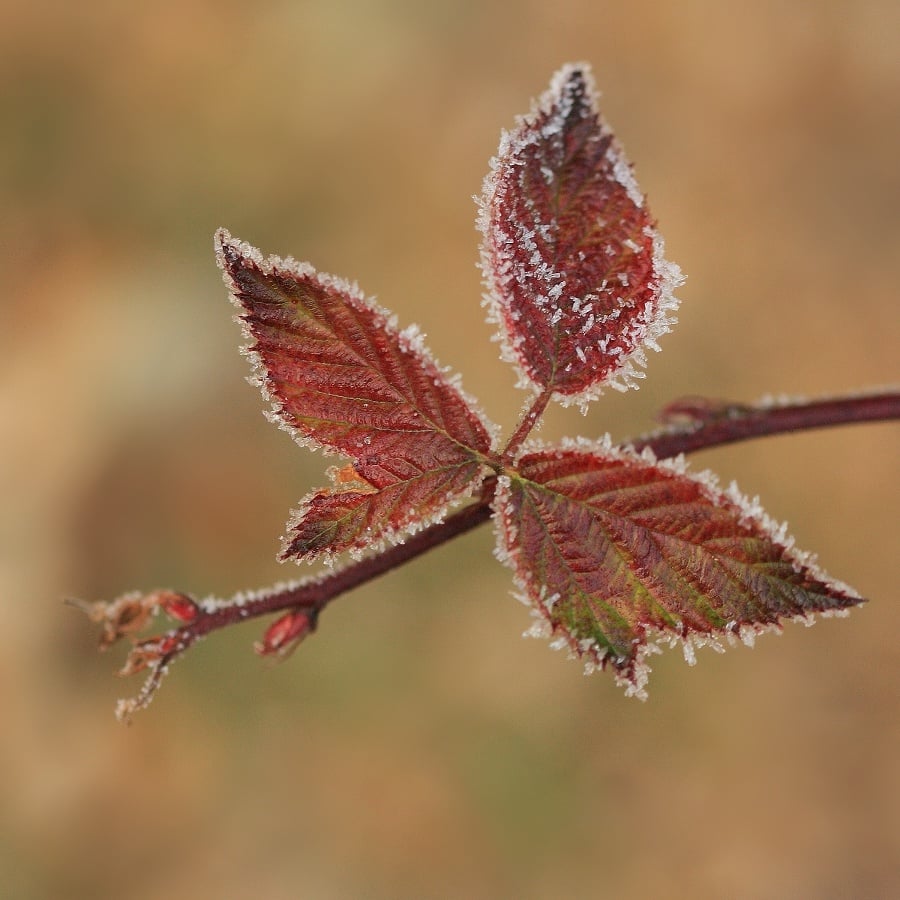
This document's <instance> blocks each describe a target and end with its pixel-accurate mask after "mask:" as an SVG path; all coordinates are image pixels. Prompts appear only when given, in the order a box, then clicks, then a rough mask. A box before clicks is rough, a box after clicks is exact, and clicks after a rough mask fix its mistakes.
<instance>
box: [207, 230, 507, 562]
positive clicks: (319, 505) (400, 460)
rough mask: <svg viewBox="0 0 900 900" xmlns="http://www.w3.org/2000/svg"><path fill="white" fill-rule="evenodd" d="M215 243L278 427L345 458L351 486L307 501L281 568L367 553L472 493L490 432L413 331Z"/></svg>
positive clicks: (351, 295)
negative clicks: (326, 556)
mask: <svg viewBox="0 0 900 900" xmlns="http://www.w3.org/2000/svg"><path fill="white" fill-rule="evenodd" d="M216 243H217V248H218V258H219V264H220V266H221V267H222V269H223V270H224V272H225V275H226V283H227V284H228V286H229V289H230V291H231V293H232V296H233V298H234V299H235V301H236V302H237V303H238V305H240V306H241V307H242V309H243V313H242V315H241V320H242V322H243V325H244V329H245V332H246V334H247V335H248V338H250V339H251V340H252V343H251V345H250V347H249V351H248V352H249V355H250V357H251V359H252V360H253V361H254V363H255V365H256V366H257V368H258V370H259V376H258V380H259V383H260V385H261V387H262V389H263V393H264V394H265V395H266V396H267V397H268V398H269V399H270V400H271V401H272V405H273V408H274V415H273V418H274V419H275V421H277V422H278V423H280V424H281V425H282V426H283V427H286V428H287V429H288V430H289V431H290V432H291V433H292V434H293V435H294V437H295V438H296V439H297V440H298V441H299V442H300V443H304V444H309V445H312V446H313V447H317V448H322V449H325V450H326V451H329V452H334V453H342V454H344V455H346V456H348V457H349V458H350V459H351V460H352V461H353V469H352V471H353V473H354V474H355V476H356V478H357V480H358V483H357V484H356V485H355V486H354V487H355V488H356V489H353V487H351V490H346V489H344V488H345V486H344V485H339V491H338V492H333V491H321V492H316V493H314V494H312V495H310V496H309V497H307V498H305V500H304V505H303V509H302V510H301V512H300V513H299V514H297V515H296V516H295V517H294V519H293V520H292V521H291V523H290V524H289V528H290V530H291V532H292V533H291V534H288V536H287V537H286V538H285V544H284V549H283V554H282V555H283V556H285V557H288V556H296V557H299V558H304V559H311V558H312V556H313V555H316V554H319V553H322V552H328V553H331V554H333V553H337V552H340V551H342V550H345V549H351V550H357V551H361V550H363V549H370V548H372V547H373V546H376V545H377V544H378V543H379V542H380V541H383V540H386V539H394V538H396V537H397V536H398V534H400V533H402V532H403V531H404V530H408V529H409V528H410V527H411V526H413V525H418V524H420V523H427V522H428V521H430V520H433V519H435V518H438V517H440V515H442V514H443V512H444V511H445V510H446V508H447V506H448V504H450V503H452V502H453V501H454V500H456V499H459V498H460V497H463V496H466V495H468V494H469V493H470V492H471V491H472V490H473V489H474V488H475V487H477V485H478V484H479V474H480V472H481V470H482V467H483V465H484V464H485V462H486V461H487V457H486V454H488V453H489V452H490V449H491V437H490V434H489V430H488V428H489V426H488V425H487V424H486V423H485V420H484V419H483V418H482V417H481V416H480V415H479V414H478V413H477V412H476V411H475V409H474V408H473V405H472V402H471V401H470V400H468V399H467V398H466V397H465V396H464V394H463V393H462V390H461V389H460V388H459V387H458V385H457V384H456V382H455V381H454V380H452V379H450V378H448V376H447V374H446V372H445V370H443V369H441V368H440V367H439V366H438V365H437V363H436V362H435V361H434V360H433V359H432V358H431V356H430V355H429V354H428V351H427V350H426V349H425V346H424V343H423V341H422V339H421V336H420V335H419V334H418V333H417V332H416V331H415V329H407V330H406V331H400V330H398V328H397V326H396V323H395V321H394V320H393V319H392V318H390V317H389V316H388V314H387V313H386V312H385V311H384V310H382V309H380V308H379V307H378V306H377V305H376V304H375V303H373V302H372V301H371V300H368V299H366V298H365V297H364V296H363V295H362V294H361V293H360V292H359V290H358V289H357V288H356V287H354V286H351V285H349V284H347V283H346V282H344V281H341V280H339V279H336V278H333V277H331V276H328V275H323V274H320V273H318V272H316V271H315V270H314V269H313V268H312V267H310V266H308V265H304V264H300V263H296V262H294V261H293V260H290V259H288V260H282V259H279V258H278V257H275V256H271V257H269V258H268V259H264V258H263V256H262V255H261V254H260V253H259V251H257V250H255V249H254V248H252V247H250V246H249V245H248V244H244V243H241V242H240V241H237V240H235V239H233V238H232V237H231V236H230V235H229V234H228V232H226V231H224V230H223V231H219V232H218V233H217V235H216ZM360 485H362V490H359V489H358V488H359V486H360Z"/></svg>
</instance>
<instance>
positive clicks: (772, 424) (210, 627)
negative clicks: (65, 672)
mask: <svg viewBox="0 0 900 900" xmlns="http://www.w3.org/2000/svg"><path fill="white" fill-rule="evenodd" d="M548 399H549V398H548V397H545V396H543V395H541V396H539V397H538V398H536V400H535V402H534V403H533V404H532V406H531V408H530V409H529V410H528V412H527V413H526V415H525V417H523V419H522V421H521V422H520V424H519V426H518V428H517V429H516V431H515V433H514V434H513V438H512V439H511V440H510V442H509V444H508V445H507V449H506V451H505V452H504V460H505V459H506V458H507V457H508V456H510V455H511V454H513V453H514V452H515V449H516V448H517V446H519V445H520V444H521V442H522V441H523V440H524V438H525V436H527V434H528V433H529V432H530V431H531V429H532V428H533V427H534V424H535V422H536V421H537V419H538V418H539V417H540V415H541V414H542V412H543V410H544V408H545V407H546V405H547V401H548ZM662 418H663V420H664V421H676V423H677V424H674V425H669V426H667V427H664V428H662V429H660V430H659V431H657V432H655V433H652V434H649V435H644V436H641V437H638V438H636V439H634V440H632V441H623V442H622V443H623V445H625V444H627V445H630V446H632V447H634V448H635V449H636V450H642V449H644V448H650V449H651V450H652V451H653V452H654V453H655V454H656V456H657V457H659V458H666V457H672V456H677V455H678V454H679V453H692V452H696V451H698V450H704V449H707V448H710V447H716V446H719V445H722V444H728V443H734V442H737V441H745V440H750V439H751V438H758V437H765V436H768V435H775V434H784V433H787V432H794V431H804V430H808V429H812V428H823V427H830V426H835V425H846V424H850V423H854V422H857V423H858V422H878V421H888V420H898V419H900V391H883V392H880V393H870V394H865V395H858V396H849V397H840V398H833V399H829V400H815V401H808V402H788V403H783V404H777V405H776V404H766V403H762V404H758V405H754V406H747V405H742V404H737V403H725V402H722V401H711V400H705V399H697V398H691V399H688V400H684V401H679V402H677V403H674V404H671V405H670V406H669V407H667V408H666V410H664V411H663V414H662ZM495 486H496V478H494V477H491V478H488V479H487V480H486V481H485V483H484V486H483V489H482V492H481V496H480V498H479V499H478V501H477V502H475V503H472V504H470V505H469V506H467V507H465V508H463V509H461V510H459V511H458V512H456V513H454V514H453V515H451V516H449V517H448V518H447V519H446V520H445V521H444V522H441V523H439V524H436V525H432V526H430V527H429V528H426V529H423V530H422V531H420V532H418V533H416V534H414V535H412V536H411V537H409V538H407V539H406V541H405V542H404V543H402V544H398V545H396V546H394V547H391V548H389V549H387V550H385V551H383V552H381V553H378V554H375V555H373V556H370V557H366V558H365V559H362V560H360V561H359V562H357V563H353V564H351V565H348V566H346V567H344V568H342V569H338V570H336V571H334V572H332V573H331V574H328V575H326V576H324V577H321V578H317V579H311V580H309V581H306V582H301V583H299V584H295V585H289V586H286V587H282V586H279V587H273V588H270V589H267V590H264V591H260V592H256V593H255V594H253V595H252V596H250V597H249V598H246V599H244V598H240V597H236V598H234V599H233V600H231V601H224V602H207V603H204V604H200V605H199V606H198V610H197V611H198V614H197V616H196V618H194V619H193V620H192V621H190V622H188V623H187V624H185V625H182V626H181V627H180V628H176V629H172V630H171V631H169V632H168V633H167V634H165V635H163V636H161V637H160V638H158V639H152V640H151V641H149V642H146V641H145V642H141V643H139V644H138V645H136V648H135V650H136V651H137V657H136V658H137V662H138V667H144V665H147V664H149V667H150V678H149V680H148V681H147V683H146V684H145V685H144V688H143V689H142V691H141V692H140V693H139V695H138V697H137V698H135V700H134V701H124V702H123V705H122V706H121V708H120V715H122V716H123V717H124V718H127V717H128V716H129V715H130V713H131V712H133V711H134V710H136V709H140V708H141V707H142V706H145V705H146V704H147V702H149V700H150V697H151V696H152V695H153V692H154V691H155V690H156V687H157V686H158V684H159V681H160V679H161V677H162V674H163V673H164V672H165V670H166V668H167V666H168V664H169V663H170V662H171V661H172V660H174V659H175V658H177V657H178V656H180V655H181V654H182V653H183V652H184V651H185V650H187V649H188V647H190V646H191V645H192V644H193V643H194V642H195V641H197V640H198V639H199V638H201V637H203V636H205V635H207V634H209V633H211V632H213V631H216V630H218V629H220V628H224V627H225V626H227V625H233V624H236V623H238V622H243V621H246V620H248V619H253V618H257V617H259V616H265V615H269V614H271V613H276V612H281V611H284V610H303V611H305V612H307V613H308V614H309V617H310V621H311V625H312V627H314V626H315V622H316V619H317V618H318V615H319V613H320V612H321V611H322V610H323V609H324V608H325V607H326V606H327V605H328V604H329V603H330V602H331V601H332V600H334V599H335V598H336V597H338V596H340V595H341V594H343V593H345V592H346V591H349V590H350V589H352V588H355V587H358V586H359V585H361V584H365V583H366V582H368V581H372V580H373V579H375V578H377V577H378V576H379V575H383V574H385V573H386V572H389V571H391V570H392V569H395V568H397V567H398V566H400V565H403V564H404V563H407V562H409V561H410V560H412V559H415V558H416V557H417V556H421V555H422V554H423V553H425V552H427V551H428V550H431V549H432V548H433V547H437V546H439V545H441V544H443V543H446V542H447V541H449V540H452V539H453V538H455V537H458V536H459V535H462V534H465V533H466V532H468V531H471V530H473V529H474V528H476V527H478V526H479V525H482V524H484V523H485V522H487V521H488V520H489V519H490V517H491V508H490V503H491V500H492V499H493V495H494V489H495ZM310 630H311V629H310ZM122 633H124V632H122ZM163 648H164V649H163ZM155 651H161V652H155ZM134 653H135V651H133V657H132V660H131V661H132V663H133V662H134V661H135V658H134ZM154 653H155V659H152V657H153V656H154ZM148 654H149V657H147V658H151V661H150V662H149V663H145V662H144V659H145V657H146V656H147V655H148ZM125 671H126V673H127V672H128V671H130V669H129V665H128V664H126V670H125Z"/></svg>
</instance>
